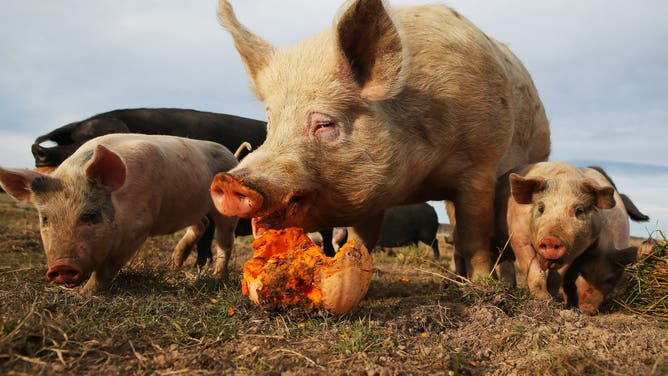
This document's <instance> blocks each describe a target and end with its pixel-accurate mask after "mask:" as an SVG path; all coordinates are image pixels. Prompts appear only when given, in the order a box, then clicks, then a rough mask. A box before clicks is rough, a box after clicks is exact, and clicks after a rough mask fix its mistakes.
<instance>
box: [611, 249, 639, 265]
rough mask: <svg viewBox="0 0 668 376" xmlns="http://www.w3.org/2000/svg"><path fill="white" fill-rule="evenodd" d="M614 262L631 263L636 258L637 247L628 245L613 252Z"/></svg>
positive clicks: (620, 263)
mask: <svg viewBox="0 0 668 376" xmlns="http://www.w3.org/2000/svg"><path fill="white" fill-rule="evenodd" d="M615 258H616V260H615V261H616V262H617V264H619V265H622V266H627V265H631V264H633V263H634V262H636V261H637V260H638V247H628V248H624V249H622V250H619V251H617V252H616V253H615Z"/></svg>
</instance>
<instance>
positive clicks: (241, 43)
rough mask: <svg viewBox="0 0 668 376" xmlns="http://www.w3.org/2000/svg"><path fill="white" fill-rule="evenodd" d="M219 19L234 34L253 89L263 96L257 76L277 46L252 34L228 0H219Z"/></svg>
mask: <svg viewBox="0 0 668 376" xmlns="http://www.w3.org/2000/svg"><path fill="white" fill-rule="evenodd" d="M218 19H219V20H220V24H221V25H222V26H223V27H224V28H225V29H227V31H229V32H230V34H232V38H233V39H234V45H235V46H236V47H237V51H239V55H241V60H242V61H243V63H244V65H245V66H246V70H247V71H248V74H249V75H250V78H251V82H252V84H253V91H255V93H256V94H257V95H258V96H259V97H260V99H263V98H262V94H261V93H260V92H259V90H258V87H257V84H256V78H257V74H258V73H259V72H260V71H261V70H262V68H264V67H265V66H266V65H267V62H268V61H269V58H270V57H271V56H272V55H273V54H274V51H275V48H274V46H272V45H271V44H269V43H268V42H266V41H265V40H264V39H262V38H260V37H258V36H257V35H255V34H252V33H251V32H250V31H249V30H248V29H246V27H245V26H244V25H242V24H241V23H240V22H239V20H237V17H236V15H235V14H234V10H233V9H232V5H230V3H229V2H228V1H227V0H220V1H219V2H218Z"/></svg>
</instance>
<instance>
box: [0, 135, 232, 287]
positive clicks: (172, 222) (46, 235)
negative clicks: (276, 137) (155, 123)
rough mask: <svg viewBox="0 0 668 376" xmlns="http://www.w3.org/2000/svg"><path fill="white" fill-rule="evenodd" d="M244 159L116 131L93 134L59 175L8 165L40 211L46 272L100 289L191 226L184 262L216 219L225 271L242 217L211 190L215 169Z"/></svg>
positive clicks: (177, 255)
mask: <svg viewBox="0 0 668 376" xmlns="http://www.w3.org/2000/svg"><path fill="white" fill-rule="evenodd" d="M236 164H237V160H236V159H235V158H234V156H233V155H232V153H230V151H229V150H227V149H226V148H225V147H223V146H221V145H219V144H217V143H213V142H208V141H197V140H190V139H186V138H180V137H173V136H149V135H140V134H114V135H107V136H102V137H98V138H95V139H92V140H90V141H88V142H86V143H85V144H84V145H82V146H81V147H80V148H79V149H78V150H77V151H76V152H75V153H74V154H73V155H72V156H70V157H69V158H67V159H66V160H65V161H64V162H63V163H62V164H61V165H60V166H59V167H58V168H57V169H56V170H55V171H54V172H53V173H52V174H50V175H44V174H41V173H37V172H34V171H31V170H6V169H1V168H0V183H1V184H2V187H3V188H4V189H5V191H7V192H8V193H9V194H10V195H12V196H14V197H15V198H17V199H19V200H21V201H23V202H27V203H32V204H33V205H34V206H35V207H36V208H37V211H38V213H39V217H40V231H41V234H42V241H43V244H44V249H45V251H46V257H47V264H48V268H49V269H48V271H47V273H46V276H47V278H48V279H49V280H50V281H53V282H55V283H58V284H64V285H66V286H68V287H74V286H77V285H79V284H81V283H82V282H84V281H85V280H86V279H88V282H87V283H86V285H85V286H84V287H83V289H82V290H81V292H82V293H84V294H92V293H94V292H95V291H97V290H99V289H103V288H105V287H107V286H108V285H109V283H110V282H111V280H112V279H113V278H114V276H116V274H117V273H118V271H119V270H120V268H121V267H123V265H125V263H126V262H127V261H128V260H129V259H130V258H131V257H132V256H133V255H134V254H135V253H136V252H137V250H138V249H139V247H140V246H141V245H142V243H144V241H145V240H146V238H147V237H148V236H151V235H159V234H170V233H173V232H175V231H177V230H179V229H182V228H184V227H188V230H187V232H186V234H185V235H184V237H183V239H181V241H180V242H179V244H178V245H177V246H176V249H175V250H174V254H173V265H174V266H180V264H181V263H182V262H183V260H184V259H185V257H186V256H187V255H188V252H189V251H190V249H192V247H193V245H194V244H195V242H196V241H197V239H198V237H199V236H200V235H201V234H202V232H203V231H204V230H205V229H206V227H207V225H208V220H207V218H206V216H207V215H209V216H210V217H211V218H212V219H213V221H214V222H215V224H216V239H215V240H216V242H215V243H216V250H217V254H218V258H217V259H216V262H215V265H214V274H215V275H216V276H217V277H222V276H223V274H224V273H225V269H226V266H227V261H228V259H229V254H230V251H231V248H232V244H233V241H234V228H235V226H236V221H237V219H236V218H233V217H225V216H222V215H221V214H220V213H218V212H217V211H216V210H215V208H214V206H213V204H212V202H211V197H210V194H209V186H210V183H211V179H212V178H213V176H214V174H216V173H217V172H221V171H227V170H229V169H230V168H232V167H234V166H235V165H236Z"/></svg>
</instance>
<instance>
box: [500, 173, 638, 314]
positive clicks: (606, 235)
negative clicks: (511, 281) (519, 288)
mask: <svg viewBox="0 0 668 376" xmlns="http://www.w3.org/2000/svg"><path fill="white" fill-rule="evenodd" d="M626 200H628V198H627V197H625V199H622V197H621V196H620V195H619V193H618V192H617V191H616V190H615V188H614V185H613V184H612V182H611V181H610V180H609V179H608V178H606V176H604V175H603V174H602V173H601V172H599V171H598V170H596V169H593V168H588V167H575V166H573V165H571V164H568V163H563V162H543V163H536V164H532V165H527V166H523V167H520V168H517V169H515V170H514V171H512V172H511V173H509V174H506V175H505V176H504V177H502V178H501V179H500V180H499V183H498V184H497V201H496V202H497V205H496V212H497V221H496V222H497V227H496V234H495V237H494V239H495V240H494V242H493V246H495V247H498V248H501V247H503V246H504V245H505V244H506V243H508V244H509V245H510V248H511V249H510V250H511V251H512V252H513V253H514V257H515V265H516V267H517V269H519V271H520V272H521V273H522V274H523V276H524V277H526V279H527V283H528V287H529V290H530V292H531V294H532V295H533V296H536V297H539V298H549V297H550V293H552V294H556V293H557V292H558V290H559V289H560V288H561V287H562V282H563V277H564V275H565V274H566V272H567V271H568V270H569V267H571V264H573V263H574V262H575V263H576V266H574V268H573V269H571V273H570V276H569V278H567V279H568V280H569V281H568V284H573V283H575V279H576V278H579V277H581V275H580V274H582V275H584V276H586V277H587V278H589V279H590V280H589V282H585V281H582V280H581V281H579V282H577V284H579V285H580V286H581V288H580V290H579V291H578V293H577V294H578V295H581V296H582V299H581V301H580V302H579V306H580V307H581V309H582V310H583V311H587V312H591V311H592V310H595V309H597V308H598V305H600V303H601V302H602V299H603V298H602V296H603V295H605V293H607V292H608V291H609V290H611V288H610V289H607V288H603V290H599V291H598V292H597V297H596V298H595V299H598V300H596V301H594V300H595V299H594V298H592V297H588V295H591V294H589V293H586V292H585V288H592V286H593V285H596V286H603V283H608V282H610V281H611V280H610V278H611V277H612V276H613V274H619V273H621V269H620V267H618V266H617V265H618V264H624V265H625V264H628V263H629V262H631V260H632V258H633V256H634V255H635V249H634V248H630V245H629V242H630V236H629V214H628V213H627V209H626V208H625V205H624V202H625V201H626ZM507 251H508V250H506V252H507ZM585 252H586V254H585V255H583V254H584V253H585ZM581 255H582V256H581ZM578 257H581V258H580V259H578ZM576 260H579V261H576ZM603 269H606V270H609V271H610V272H609V273H608V272H604V271H603ZM551 273H552V277H555V278H554V279H552V278H550V280H551V282H550V284H549V285H548V276H549V275H550V274H551ZM618 280H619V278H617V279H616V280H615V281H614V283H616V282H617V281H618ZM584 283H587V285H588V286H587V287H585V284H584ZM608 284H610V283H608ZM606 289H607V290H606ZM562 293H563V291H562ZM591 306H595V308H593V309H592V308H591Z"/></svg>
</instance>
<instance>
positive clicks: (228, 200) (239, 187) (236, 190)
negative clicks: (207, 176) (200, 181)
mask: <svg viewBox="0 0 668 376" xmlns="http://www.w3.org/2000/svg"><path fill="white" fill-rule="evenodd" d="M211 199H212V200H213V203H214V205H215V206H216V209H217V210H218V211H219V212H220V213H221V214H223V215H226V216H230V217H242V218H250V217H252V216H254V215H255V214H256V213H257V212H258V211H259V210H260V209H261V208H262V204H263V202H264V197H263V196H262V194H261V193H260V192H258V191H256V190H254V189H252V188H249V187H247V186H245V185H244V184H243V183H242V182H241V180H240V179H238V178H237V177H235V176H232V175H230V174H227V173H219V174H217V175H216V176H215V177H214V179H213V182H212V183H211Z"/></svg>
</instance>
